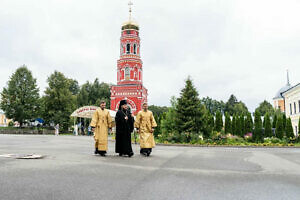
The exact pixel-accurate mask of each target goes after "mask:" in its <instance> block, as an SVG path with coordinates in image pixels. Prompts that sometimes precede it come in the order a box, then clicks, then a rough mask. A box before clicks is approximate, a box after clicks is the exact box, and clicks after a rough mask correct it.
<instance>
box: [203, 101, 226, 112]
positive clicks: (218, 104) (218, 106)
mask: <svg viewBox="0 0 300 200" xmlns="http://www.w3.org/2000/svg"><path fill="white" fill-rule="evenodd" d="M200 101H201V103H202V104H203V105H204V106H205V107H206V110H208V111H209V112H210V113H211V114H212V115H215V114H216V112H217V111H218V110H219V111H221V113H224V109H225V103H224V102H223V101H217V100H214V99H212V98H210V97H204V98H202V99H201V100H200Z"/></svg>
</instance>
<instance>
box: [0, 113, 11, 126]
mask: <svg viewBox="0 0 300 200" xmlns="http://www.w3.org/2000/svg"><path fill="white" fill-rule="evenodd" d="M10 121H11V120H9V119H7V118H6V116H5V114H4V112H3V111H2V110H0V126H4V127H6V126H8V123H9V122H10Z"/></svg>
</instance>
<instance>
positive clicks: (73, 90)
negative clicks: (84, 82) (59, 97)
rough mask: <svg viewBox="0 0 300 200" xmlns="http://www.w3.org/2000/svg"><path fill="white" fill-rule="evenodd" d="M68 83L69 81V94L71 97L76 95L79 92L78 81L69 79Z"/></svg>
mask: <svg viewBox="0 0 300 200" xmlns="http://www.w3.org/2000/svg"><path fill="white" fill-rule="evenodd" d="M68 81H69V84H70V87H69V90H70V91H71V93H72V94H73V95H77V94H78V93H79V91H80V87H79V84H78V81H77V80H74V79H71V78H70V79H68Z"/></svg>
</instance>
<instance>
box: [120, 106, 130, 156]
mask: <svg viewBox="0 0 300 200" xmlns="http://www.w3.org/2000/svg"><path fill="white" fill-rule="evenodd" d="M126 116H127V117H128V119H127V120H126V119H125V117H126ZM115 122H116V153H119V154H121V155H130V156H131V155H133V152H132V147H131V132H132V131H133V128H134V127H133V124H134V118H133V117H132V116H131V113H130V112H129V111H127V110H118V112H117V114H116V117H115Z"/></svg>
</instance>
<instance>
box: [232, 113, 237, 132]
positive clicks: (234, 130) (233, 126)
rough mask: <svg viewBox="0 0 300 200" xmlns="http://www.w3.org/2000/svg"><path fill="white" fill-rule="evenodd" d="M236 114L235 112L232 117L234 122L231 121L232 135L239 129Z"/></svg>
mask: <svg viewBox="0 0 300 200" xmlns="http://www.w3.org/2000/svg"><path fill="white" fill-rule="evenodd" d="M236 119H237V117H236V115H235V114H234V115H233V117H232V122H231V130H232V135H236V133H237V131H236Z"/></svg>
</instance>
